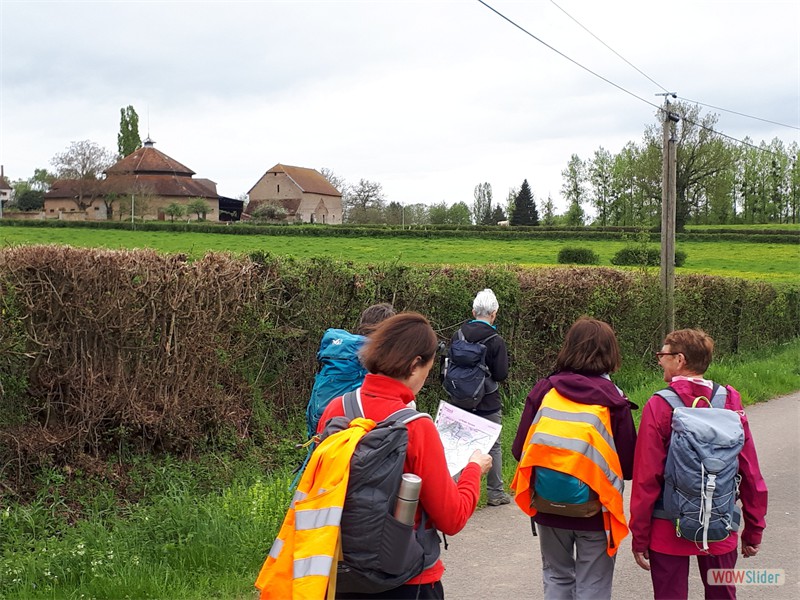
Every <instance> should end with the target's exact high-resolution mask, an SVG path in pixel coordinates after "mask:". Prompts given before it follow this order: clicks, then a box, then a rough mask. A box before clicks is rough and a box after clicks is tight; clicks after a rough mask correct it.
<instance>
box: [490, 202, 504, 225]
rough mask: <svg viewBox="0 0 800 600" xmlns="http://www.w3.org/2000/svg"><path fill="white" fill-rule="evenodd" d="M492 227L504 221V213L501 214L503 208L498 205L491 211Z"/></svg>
mask: <svg viewBox="0 0 800 600" xmlns="http://www.w3.org/2000/svg"><path fill="white" fill-rule="evenodd" d="M491 218H492V221H491V224H492V225H497V224H498V223H499V222H500V221H505V220H506V213H505V212H503V207H502V206H500V205H499V204H498V205H497V206H495V207H494V209H492V217H491Z"/></svg>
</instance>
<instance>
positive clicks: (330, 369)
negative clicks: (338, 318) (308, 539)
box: [290, 302, 395, 489]
mask: <svg viewBox="0 0 800 600" xmlns="http://www.w3.org/2000/svg"><path fill="white" fill-rule="evenodd" d="M394 314H395V311H394V307H393V306H392V305H391V304H389V303H388V302H381V303H379V304H373V305H372V306H369V307H367V308H365V309H364V312H362V313H361V317H360V318H359V320H358V327H357V328H356V332H355V333H350V332H349V331H347V330H345V329H337V328H330V329H326V330H325V333H324V334H322V340H320V343H319V350H318V351H317V365H318V366H317V373H316V375H314V386H313V387H312V388H311V397H310V398H309V400H308V404H307V405H306V430H307V435H308V437H307V438H306V441H305V443H303V444H298V448H307V449H308V453H307V454H306V457H305V458H304V459H303V462H302V463H301V464H300V465H299V466H298V467H297V469H296V473H295V477H294V479H293V480H292V483H291V484H290V487H291V489H294V488H295V486H296V485H297V483H298V482H299V481H300V477H302V475H303V470H304V469H305V468H306V465H307V464H308V461H309V459H310V458H311V453H312V452H313V451H314V448H315V447H316V443H317V439H318V438H317V425H318V424H319V419H320V417H321V416H322V413H323V412H324V411H325V409H326V408H327V406H328V404H329V403H330V401H331V400H333V399H334V398H337V397H339V396H341V395H342V394H345V393H347V392H350V391H353V390H354V389H356V388H357V387H358V386H360V385H361V382H363V381H364V376H365V375H366V374H367V370H366V369H365V368H364V366H363V365H362V364H361V360H360V359H359V358H358V352H359V350H361V347H362V346H363V345H364V342H365V341H366V339H367V337H366V336H368V335H369V334H370V333H371V332H372V331H373V330H374V329H375V328H376V327H377V326H378V324H379V323H381V322H382V321H385V320H386V319H388V318H389V317H392V316H394Z"/></svg>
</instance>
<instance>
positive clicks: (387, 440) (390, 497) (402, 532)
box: [322, 388, 440, 594]
mask: <svg viewBox="0 0 800 600" xmlns="http://www.w3.org/2000/svg"><path fill="white" fill-rule="evenodd" d="M342 407H343V409H344V414H345V416H344V417H334V418H332V419H331V420H330V421H328V423H327V424H326V425H325V429H324V430H323V432H322V439H324V438H325V437H327V436H329V435H332V434H334V433H336V432H337V431H341V430H343V429H347V427H348V426H349V424H350V421H351V420H352V419H354V418H356V417H363V416H364V410H363V408H362V406H361V388H359V389H357V390H355V391H353V392H348V393H346V394H345V395H344V396H343V397H342ZM419 418H428V419H430V418H431V417H430V415H428V414H426V413H421V412H417V411H416V410H414V409H413V408H403V409H401V410H398V411H397V412H395V413H393V414H391V415H389V416H388V417H386V419H384V420H383V421H381V422H380V423H378V424H377V425H376V426H375V428H374V429H373V430H372V431H369V432H368V433H367V434H366V435H364V437H363V438H361V440H360V441H359V442H358V445H357V446H356V449H355V451H354V452H353V456H352V458H351V459H350V481H349V483H348V485H347V493H346V497H345V502H344V510H343V511H342V521H341V534H342V553H343V556H344V559H343V560H342V561H341V562H339V566H338V575H337V581H336V590H337V593H344V592H358V593H362V594H373V593H379V592H383V591H386V590H389V589H392V588H395V587H397V586H399V585H403V584H404V583H405V582H406V581H408V580H409V579H411V578H413V577H416V576H417V575H419V574H420V573H421V572H422V571H423V570H424V569H427V568H428V567H430V566H432V565H433V564H434V563H435V562H436V561H437V560H438V559H439V551H440V548H439V544H440V539H439V535H438V533H437V531H436V529H435V528H430V529H428V528H426V524H427V521H428V517H427V515H426V513H425V511H424V510H423V511H422V518H421V522H420V525H419V528H417V529H414V527H413V526H412V525H406V524H404V523H401V522H400V521H398V520H397V519H395V518H394V515H393V513H394V507H395V500H396V497H397V492H398V489H399V488H400V479H401V477H402V475H403V466H404V464H405V458H406V448H407V446H408V429H407V427H406V425H407V424H408V423H410V422H411V421H413V420H415V419H419Z"/></svg>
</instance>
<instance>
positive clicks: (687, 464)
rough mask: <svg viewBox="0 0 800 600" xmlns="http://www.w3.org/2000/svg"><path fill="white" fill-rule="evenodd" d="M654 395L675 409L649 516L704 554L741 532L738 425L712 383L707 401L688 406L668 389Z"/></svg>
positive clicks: (741, 442)
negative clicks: (659, 490)
mask: <svg viewBox="0 0 800 600" xmlns="http://www.w3.org/2000/svg"><path fill="white" fill-rule="evenodd" d="M656 394H657V395H659V396H661V397H662V398H663V399H664V400H666V401H667V402H668V403H669V405H670V406H671V407H672V409H673V410H672V437H671V440H670V444H669V450H668V451H667V461H666V464H665V466H664V492H663V495H662V498H661V499H660V500H659V503H657V504H656V510H655V511H654V512H653V516H655V517H657V518H662V519H669V520H670V521H673V522H674V523H675V533H676V535H678V537H683V538H686V539H688V540H690V541H692V542H695V543H696V544H702V548H703V550H708V542H715V541H720V540H724V539H725V538H727V537H728V536H729V535H730V534H731V532H732V531H737V530H738V528H739V521H740V519H741V511H740V509H739V507H738V506H737V505H736V499H737V496H738V491H739V480H740V477H739V474H738V473H739V453H740V452H741V450H742V447H743V446H744V428H743V427H742V420H741V417H740V416H739V414H738V413H737V412H735V411H732V410H728V409H726V408H725V400H726V398H727V396H728V390H727V389H726V388H725V387H724V386H720V385H718V384H716V383H715V384H714V388H713V390H712V393H711V400H709V399H708V398H706V397H705V396H700V397H698V398H695V400H694V402H693V403H692V406H691V407H687V406H685V405H684V403H683V401H682V400H681V399H680V397H679V396H678V394H677V393H675V390H673V389H672V388H667V389H665V390H661V391H659V392H656ZM700 403H705V404H708V405H709V406H702V405H700V406H698V405H699V404H700ZM662 501H663V505H662Z"/></svg>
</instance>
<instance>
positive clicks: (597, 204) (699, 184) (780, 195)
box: [562, 102, 800, 229]
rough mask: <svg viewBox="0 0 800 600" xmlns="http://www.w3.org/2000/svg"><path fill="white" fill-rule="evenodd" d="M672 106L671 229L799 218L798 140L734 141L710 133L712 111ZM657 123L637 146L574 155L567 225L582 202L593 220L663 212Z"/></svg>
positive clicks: (654, 220)
mask: <svg viewBox="0 0 800 600" xmlns="http://www.w3.org/2000/svg"><path fill="white" fill-rule="evenodd" d="M670 111H671V112H674V113H675V114H677V115H678V116H679V117H680V121H679V122H678V123H677V124H676V125H674V132H673V133H674V136H675V139H676V149H677V174H676V188H677V198H676V200H677V215H676V226H677V227H678V229H682V228H683V227H684V226H685V225H687V224H699V225H710V224H733V223H797V222H798V219H800V163H798V151H799V150H800V148H799V147H798V144H797V142H792V143H791V144H789V145H788V146H786V145H785V144H784V143H783V142H782V141H781V140H779V139H778V138H775V139H774V140H773V141H772V142H770V143H769V144H767V143H766V142H761V144H760V145H758V146H755V144H754V143H753V142H752V140H750V139H749V138H745V140H743V141H744V142H745V143H744V144H740V143H737V142H736V141H734V140H731V139H730V138H725V137H723V136H721V135H719V134H718V133H716V132H715V131H714V127H715V125H716V123H717V115H715V114H707V115H705V116H703V115H701V114H700V108H699V107H698V106H696V105H693V104H688V103H685V102H677V103H674V104H672V105H671V107H670ZM662 139H663V134H662V127H661V125H660V124H659V125H651V126H650V127H648V128H647V129H646V131H645V135H644V139H643V141H642V142H641V143H640V144H636V143H634V142H629V143H628V144H626V145H625V147H623V148H622V150H621V151H620V152H619V153H618V154H613V153H611V152H609V151H608V150H606V149H605V148H603V147H600V148H599V149H598V150H596V151H595V153H594V155H593V156H592V157H591V158H589V159H587V160H581V159H580V157H578V156H577V155H572V157H571V158H570V161H569V163H568V165H567V167H566V169H564V171H563V172H562V175H563V177H564V184H563V187H562V194H563V196H564V198H565V199H566V200H567V202H568V205H569V208H568V210H567V213H566V215H565V222H566V223H567V224H570V225H580V224H583V220H584V215H585V212H584V207H588V206H591V207H592V208H593V209H594V210H595V212H596V215H597V216H596V219H595V222H596V223H597V224H598V225H622V226H626V225H638V224H648V225H657V224H658V223H659V222H660V218H661V217H660V215H661V177H662V175H661V171H662V158H661V157H662V145H663V142H662Z"/></svg>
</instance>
